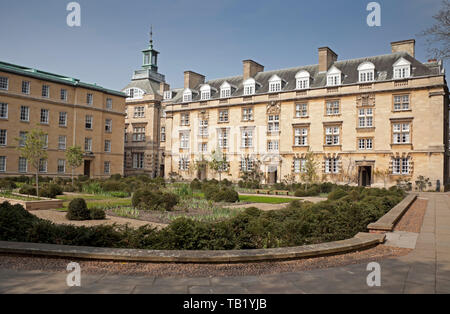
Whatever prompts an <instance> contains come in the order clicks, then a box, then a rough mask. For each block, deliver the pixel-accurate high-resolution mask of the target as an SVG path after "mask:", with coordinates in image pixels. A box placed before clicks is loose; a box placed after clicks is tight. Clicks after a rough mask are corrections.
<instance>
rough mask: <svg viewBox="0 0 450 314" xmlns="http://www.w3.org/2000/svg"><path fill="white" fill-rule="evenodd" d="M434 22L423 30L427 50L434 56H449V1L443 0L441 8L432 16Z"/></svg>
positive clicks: (443, 57)
mask: <svg viewBox="0 0 450 314" xmlns="http://www.w3.org/2000/svg"><path fill="white" fill-rule="evenodd" d="M433 18H434V20H435V24H434V25H433V26H431V27H430V28H428V29H426V30H425V31H423V32H422V33H421V34H419V35H421V36H424V37H426V40H427V44H428V52H429V54H430V55H431V56H433V57H434V58H441V59H444V60H446V59H449V58H450V1H449V0H443V1H442V8H441V9H440V10H439V12H438V13H437V14H436V15H434V16H433Z"/></svg>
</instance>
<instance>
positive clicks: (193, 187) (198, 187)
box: [190, 179, 202, 191]
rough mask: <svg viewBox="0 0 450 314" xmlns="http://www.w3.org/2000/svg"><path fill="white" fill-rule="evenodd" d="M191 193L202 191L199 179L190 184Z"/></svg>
mask: <svg viewBox="0 0 450 314" xmlns="http://www.w3.org/2000/svg"><path fill="white" fill-rule="evenodd" d="M190 187H191V190H192V191H199V190H201V189H202V182H201V181H200V180H199V179H194V180H192V181H191V184H190Z"/></svg>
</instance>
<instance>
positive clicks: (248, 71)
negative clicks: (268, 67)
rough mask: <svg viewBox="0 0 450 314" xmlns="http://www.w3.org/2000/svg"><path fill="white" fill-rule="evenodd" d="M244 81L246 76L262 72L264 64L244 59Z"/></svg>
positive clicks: (253, 75)
mask: <svg viewBox="0 0 450 314" xmlns="http://www.w3.org/2000/svg"><path fill="white" fill-rule="evenodd" d="M242 63H243V64H244V81H245V80H246V79H248V78H251V77H255V75H256V74H258V73H259V72H264V66H262V65H261V64H259V63H258V62H255V61H253V60H244V61H242Z"/></svg>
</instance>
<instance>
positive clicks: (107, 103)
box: [106, 98, 113, 110]
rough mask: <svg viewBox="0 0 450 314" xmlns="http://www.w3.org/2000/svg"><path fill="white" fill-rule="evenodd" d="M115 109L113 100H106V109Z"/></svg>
mask: <svg viewBox="0 0 450 314" xmlns="http://www.w3.org/2000/svg"><path fill="white" fill-rule="evenodd" d="M112 108H113V104H112V98H106V109H108V110H111V109H112Z"/></svg>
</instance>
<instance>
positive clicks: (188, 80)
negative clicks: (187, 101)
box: [184, 71, 205, 88]
mask: <svg viewBox="0 0 450 314" xmlns="http://www.w3.org/2000/svg"><path fill="white" fill-rule="evenodd" d="M203 83H205V76H204V75H201V74H198V73H195V72H193V71H185V72H184V88H194V87H196V86H198V85H200V84H203Z"/></svg>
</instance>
